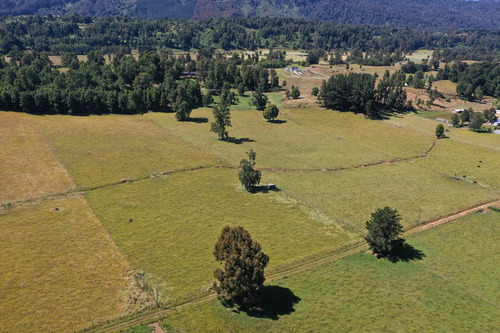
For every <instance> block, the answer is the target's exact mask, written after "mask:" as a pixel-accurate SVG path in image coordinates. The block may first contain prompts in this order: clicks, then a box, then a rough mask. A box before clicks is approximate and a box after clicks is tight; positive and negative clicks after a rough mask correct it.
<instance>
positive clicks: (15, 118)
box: [0, 112, 74, 204]
mask: <svg viewBox="0 0 500 333" xmlns="http://www.w3.org/2000/svg"><path fill="white" fill-rule="evenodd" d="M0 166H1V167H0V204H1V203H5V202H10V201H16V200H22V199H31V198H36V197H41V196H45V195H49V194H53V193H58V192H63V191H66V190H69V189H71V188H72V187H74V185H73V183H72V181H71V179H70V177H69V176H68V174H67V173H66V170H65V169H64V167H63V166H62V165H61V163H59V161H58V160H57V158H56V156H55V155H54V154H53V153H52V151H51V149H50V147H49V146H48V145H47V144H46V142H45V140H44V138H43V137H42V136H41V135H40V134H39V132H38V129H37V127H36V124H35V123H34V122H33V120H32V119H31V118H30V116H28V115H26V114H22V113H14V112H0Z"/></svg>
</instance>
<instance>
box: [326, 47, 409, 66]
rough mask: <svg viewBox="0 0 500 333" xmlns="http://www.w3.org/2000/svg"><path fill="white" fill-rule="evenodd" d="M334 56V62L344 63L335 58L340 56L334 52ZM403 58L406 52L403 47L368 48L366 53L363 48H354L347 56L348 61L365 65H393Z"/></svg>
mask: <svg viewBox="0 0 500 333" xmlns="http://www.w3.org/2000/svg"><path fill="white" fill-rule="evenodd" d="M334 56H335V57H334V58H333V60H332V64H338V63H342V62H338V60H337V61H335V59H339V58H340V57H339V56H338V55H335V54H334ZM403 59H404V54H403V50H402V49H400V48H397V49H395V50H394V49H393V48H390V47H389V48H386V49H382V50H368V51H367V52H365V54H364V55H363V52H362V51H361V49H359V48H354V49H353V50H352V51H351V53H350V54H349V56H348V57H347V61H349V62H353V63H356V64H360V65H363V66H391V65H392V64H394V63H395V62H398V61H401V60H403Z"/></svg>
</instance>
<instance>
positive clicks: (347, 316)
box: [161, 211, 500, 332]
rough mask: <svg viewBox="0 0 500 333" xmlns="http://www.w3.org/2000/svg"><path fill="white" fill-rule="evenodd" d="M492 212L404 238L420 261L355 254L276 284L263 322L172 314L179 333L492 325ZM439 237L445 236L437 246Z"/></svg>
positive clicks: (169, 322)
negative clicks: (378, 258)
mask: <svg viewBox="0 0 500 333" xmlns="http://www.w3.org/2000/svg"><path fill="white" fill-rule="evenodd" d="M499 218H500V213H497V212H493V211H490V212H489V213H488V214H484V215H474V216H469V217H466V218H464V219H461V220H458V221H455V222H453V223H450V224H447V225H443V226H440V227H438V228H436V229H433V230H431V231H427V232H424V233H421V234H419V235H415V236H412V237H410V238H409V239H408V241H409V243H410V244H411V245H413V246H414V248H415V249H416V250H418V251H420V254H422V255H423V259H422V260H415V261H410V262H402V261H400V262H398V263H391V262H389V261H383V260H377V259H376V258H375V257H374V256H371V255H369V254H358V255H355V256H352V257H349V258H347V259H344V260H342V261H339V262H336V263H333V264H330V265H327V266H323V267H321V268H318V269H316V270H313V271H310V272H306V273H303V274H300V275H297V276H293V277H290V278H288V279H284V280H281V281H279V282H277V283H276V284H275V285H274V286H272V287H271V288H269V289H268V290H269V293H270V295H269V303H268V304H269V305H270V306H275V308H274V310H275V311H274V312H269V313H267V312H266V314H267V315H268V317H267V318H257V317H251V316H248V315H247V314H244V313H238V314H237V313H234V312H231V311H227V310H226V309H225V308H224V307H222V305H220V304H219V303H218V302H217V301H212V302H211V303H209V304H205V305H199V306H195V307H192V308H188V309H185V310H182V311H178V312H175V313H173V314H171V315H169V316H167V317H166V318H165V319H164V320H162V322H161V323H162V326H163V327H165V328H168V329H169V330H172V331H179V332H194V331H198V332H199V331H203V332H217V331H237V332H254V331H287V332H292V331H293V332H306V331H311V330H314V328H317V327H321V330H324V331H373V332H380V331H453V330H456V329H457V327H460V330H461V331H467V332H485V331H495V330H496V329H497V328H498V325H499V321H498V317H499V316H500V312H499V310H498V301H499V296H500V295H499V294H498V288H496V287H497V286H496V284H495V281H496V276H498V274H500V270H499V266H498V265H496V262H495V258H496V255H497V249H496V248H495V247H494V246H491V245H492V244H497V243H498V241H499V239H498V231H499V224H498V221H499ZM443 239H447V240H450V239H453V241H445V242H443Z"/></svg>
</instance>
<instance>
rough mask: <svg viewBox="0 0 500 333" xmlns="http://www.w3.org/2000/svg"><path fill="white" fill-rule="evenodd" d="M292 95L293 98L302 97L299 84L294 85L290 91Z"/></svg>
mask: <svg viewBox="0 0 500 333" xmlns="http://www.w3.org/2000/svg"><path fill="white" fill-rule="evenodd" d="M290 96H291V97H292V98H293V99H297V98H299V97H300V90H299V87H297V86H292V91H291V93H290Z"/></svg>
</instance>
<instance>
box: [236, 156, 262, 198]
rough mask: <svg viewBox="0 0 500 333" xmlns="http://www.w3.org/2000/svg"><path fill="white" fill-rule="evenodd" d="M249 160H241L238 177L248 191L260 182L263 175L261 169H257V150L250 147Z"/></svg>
mask: <svg viewBox="0 0 500 333" xmlns="http://www.w3.org/2000/svg"><path fill="white" fill-rule="evenodd" d="M247 155H248V160H247V159H243V160H241V161H240V168H241V170H240V171H239V172H238V178H239V179H240V182H241V185H243V186H245V189H246V190H247V191H250V190H251V189H252V188H253V187H254V186H255V185H258V184H259V183H260V178H261V176H262V174H261V172H260V170H255V169H254V168H253V167H254V166H255V156H256V154H255V152H254V151H253V150H252V149H250V151H249V152H247Z"/></svg>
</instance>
